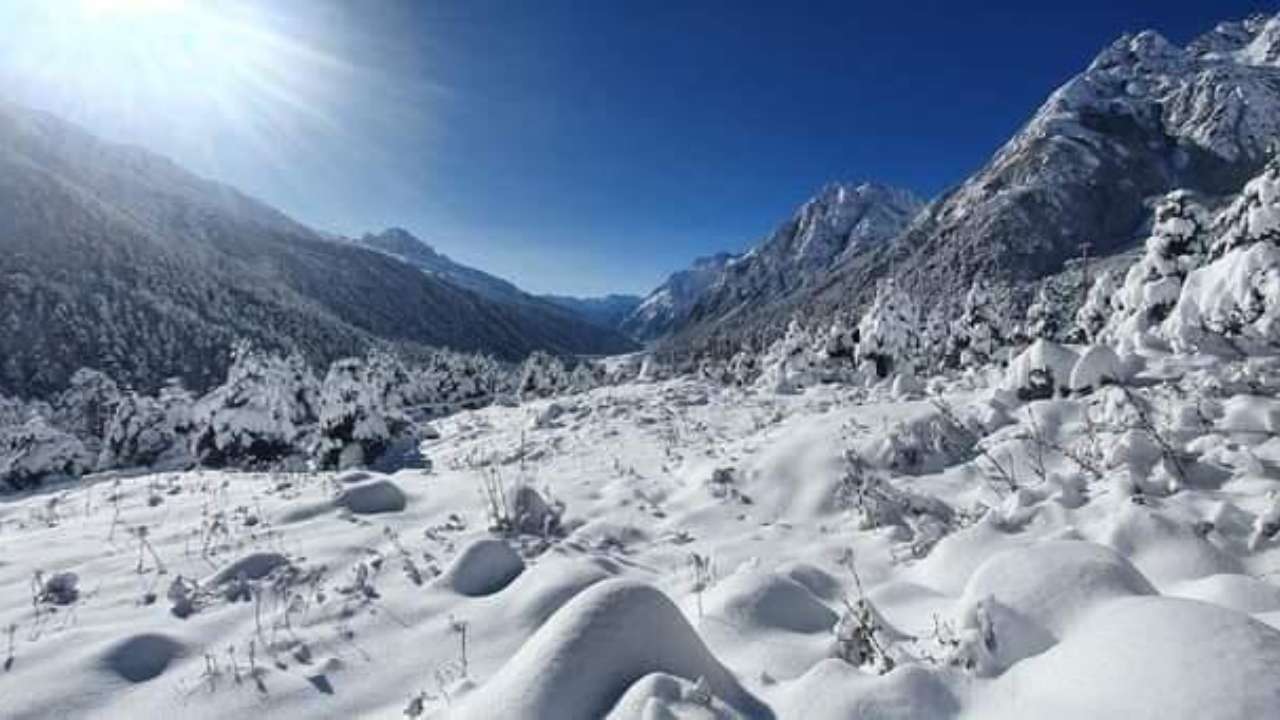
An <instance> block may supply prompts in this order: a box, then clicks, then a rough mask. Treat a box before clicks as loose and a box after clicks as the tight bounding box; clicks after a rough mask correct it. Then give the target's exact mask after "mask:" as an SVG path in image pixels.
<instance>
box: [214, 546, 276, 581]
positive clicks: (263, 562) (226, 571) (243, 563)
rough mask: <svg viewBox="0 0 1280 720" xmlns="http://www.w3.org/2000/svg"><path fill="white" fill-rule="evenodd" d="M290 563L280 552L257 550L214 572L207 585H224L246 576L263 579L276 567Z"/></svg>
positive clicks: (252, 578)
mask: <svg viewBox="0 0 1280 720" xmlns="http://www.w3.org/2000/svg"><path fill="white" fill-rule="evenodd" d="M288 564H289V559H288V558H286V557H285V556H284V555H281V554H280V553H274V552H256V553H251V554H249V555H245V556H244V557H242V558H240V559H239V560H236V561H235V562H233V563H231V564H230V565H228V566H226V567H224V568H222V569H221V570H219V571H218V572H216V573H214V574H213V575H212V576H211V577H209V579H208V580H206V581H205V582H204V584H205V585H210V586H214V585H222V584H223V583H228V582H231V581H233V580H238V579H239V578H241V577H244V578H245V579H247V580H261V579H262V578H264V577H266V576H267V575H270V574H271V572H272V571H274V570H275V569H276V568H280V567H284V566H286V565H288Z"/></svg>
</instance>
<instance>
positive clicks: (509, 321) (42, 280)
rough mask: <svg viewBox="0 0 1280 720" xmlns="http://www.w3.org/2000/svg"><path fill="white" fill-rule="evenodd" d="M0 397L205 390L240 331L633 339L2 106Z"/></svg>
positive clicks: (538, 340) (499, 342)
mask: <svg viewBox="0 0 1280 720" xmlns="http://www.w3.org/2000/svg"><path fill="white" fill-rule="evenodd" d="M0 319H2V320H0V321H2V322H3V330H4V332H2V333H0V358H2V360H0V391H4V392H9V393H17V394H24V395H29V394H42V393H45V392H48V391H50V390H52V389H56V388H58V387H61V386H62V385H63V384H64V383H65V381H66V379H67V378H68V377H69V375H70V374H71V373H72V372H74V370H75V369H76V368H78V367H80V366H90V367H95V368H98V369H101V370H104V371H107V372H109V373H111V374H112V375H114V376H116V377H117V378H119V379H120V380H122V381H125V382H128V383H130V384H135V385H139V386H146V387H149V386H154V385H155V384H156V383H158V382H160V381H161V380H162V379H163V378H165V377H169V376H180V377H182V378H184V379H185V380H186V381H187V382H188V383H190V384H192V385H194V386H196V387H204V386H206V385H207V384H208V383H209V382H210V381H211V380H213V379H215V378H218V377H220V376H221V374H222V372H223V370H224V369H225V363H226V348H227V347H228V346H229V344H230V343H231V342H232V341H233V340H234V339H235V338H236V337H247V338H250V339H252V340H254V341H257V342H259V343H261V344H263V345H265V346H267V347H271V348H289V349H296V350H298V351H300V352H302V353H304V354H305V355H307V356H308V357H310V358H312V359H314V360H327V359H332V358H333V357H336V356H340V355H344V354H349V353H353V352H357V351H359V350H360V349H361V348H363V347H364V346H367V345H368V344H370V343H373V342H380V341H391V342H405V343H412V344H423V345H435V346H447V347H451V348H455V349H459V350H469V351H485V352H491V353H494V354H496V355H498V356H501V357H505V358H510V359H516V358H519V357H522V356H523V355H525V354H527V353H529V352H531V351H533V350H535V349H546V350H550V351H553V352H561V353H599V352H611V351H615V350H624V349H628V348H629V344H628V343H627V342H626V341H625V340H622V339H620V338H618V337H616V336H610V335H609V334H607V333H601V332H600V330H599V329H598V328H595V327H593V326H591V325H589V324H587V323H584V322H581V321H579V320H577V319H576V318H572V317H568V316H565V315H555V314H550V313H534V312H529V311H528V309H527V308H524V307H521V306H519V305H513V304H507V303H501V302H495V301H493V300H490V299H486V298H484V297H481V296H480V295H477V294H475V293H473V292H470V291H468V290H465V289H463V288H460V287H457V286H456V285H454V284H451V283H448V282H444V281H441V280H439V279H436V278H432V277H429V276H426V275H424V274H423V273H421V272H419V271H418V270H417V269H415V268H413V267H410V266H409V265H407V264H405V263H403V262H401V261H399V260H397V259H395V258H392V257H389V256H387V255H386V254H384V253H379V252H373V251H370V250H367V249H364V248H360V247H356V246H353V245H351V244H349V243H343V242H333V241H330V240H328V239H326V238H324V237H322V236H321V235H320V234H318V233H316V232H314V231H312V230H310V229H308V228H306V227H305V226H303V225H301V224H299V223H297V222H295V221H293V220H291V219H289V218H288V217H286V216H285V215H283V214H282V213H280V212H278V211H276V210H274V209H272V208H270V207H268V206H266V205H264V204H262V203H259V202H257V201H255V200H253V199H251V198H248V197H246V196H244V195H242V194H240V193H238V192H237V191H235V190H234V189H232V188H229V187H226V186H224V185H220V184H217V183H213V182H210V181H207V180H203V179H201V178H198V177H196V176H194V175H192V174H190V173H188V172H186V171H184V170H183V169H181V168H180V167H178V166H177V165H175V164H174V163H172V162H170V161H168V160H166V159H164V158H161V157H159V156H156V155H154V154H151V153H148V152H146V151H144V150H141V149H138V148H134V147H126V146H120V145H116V144H112V143H107V142H103V141H101V140H98V139H97V138H95V137H93V136H92V135H90V134H88V133H87V132H85V131H83V130H81V129H79V128H77V127H75V126H73V125H71V124H69V123H66V122H63V121H61V120H58V119H57V118H54V117H52V116H49V115H46V114H43V113H37V112H32V111H28V110H25V109H22V108H17V107H13V106H0Z"/></svg>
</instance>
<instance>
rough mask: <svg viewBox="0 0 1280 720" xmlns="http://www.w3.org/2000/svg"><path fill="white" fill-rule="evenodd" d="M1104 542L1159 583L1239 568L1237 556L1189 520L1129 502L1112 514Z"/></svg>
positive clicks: (1189, 578)
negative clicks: (1214, 542) (1207, 536)
mask: <svg viewBox="0 0 1280 720" xmlns="http://www.w3.org/2000/svg"><path fill="white" fill-rule="evenodd" d="M1106 541H1107V544H1108V545H1110V546H1111V547H1113V548H1115V549H1116V550H1117V551H1119V552H1120V553H1122V554H1123V555H1124V556H1125V557H1127V558H1129V559H1130V560H1131V561H1133V564H1134V565H1136V566H1137V567H1138V568H1139V569H1140V570H1141V571H1142V573H1143V574H1144V575H1145V576H1147V577H1149V578H1151V579H1152V580H1153V581H1154V582H1156V583H1158V584H1165V583H1173V582H1178V581H1182V580H1192V579H1195V578H1201V577H1206V576H1208V575H1217V574H1220V573H1239V572H1241V570H1242V568H1241V566H1240V561H1239V560H1238V559H1236V558H1235V557H1234V556H1232V555H1228V554H1227V553H1225V552H1223V551H1222V550H1220V549H1219V548H1218V547H1217V546H1215V545H1214V544H1213V543H1210V542H1209V541H1208V540H1206V539H1205V538H1203V537H1201V536H1200V535H1199V534H1198V533H1197V532H1196V529H1195V528H1194V527H1193V526H1192V525H1191V524H1190V523H1187V522H1183V521H1181V520H1176V519H1174V518H1171V517H1169V516H1167V515H1165V514H1164V513H1162V512H1159V511H1157V510H1151V509H1149V508H1146V507H1143V506H1141V505H1134V504H1130V505H1128V506H1126V507H1125V508H1124V509H1123V510H1121V511H1120V512H1119V513H1118V514H1117V515H1116V516H1115V518H1114V520H1113V522H1112V524H1111V527H1110V529H1109V532H1108V534H1107V538H1106Z"/></svg>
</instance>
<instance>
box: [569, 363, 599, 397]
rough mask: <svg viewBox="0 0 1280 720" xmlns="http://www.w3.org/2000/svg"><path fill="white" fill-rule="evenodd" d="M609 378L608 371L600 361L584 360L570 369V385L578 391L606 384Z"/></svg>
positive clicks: (573, 389)
mask: <svg viewBox="0 0 1280 720" xmlns="http://www.w3.org/2000/svg"><path fill="white" fill-rule="evenodd" d="M607 379H608V377H607V373H606V372H605V369H604V367H603V366H601V365H600V364H599V363H593V362H589V361H582V362H579V363H578V364H577V365H575V366H574V367H573V370H572V371H570V373H569V387H570V389H571V390H572V391H573V392H576V393H581V392H587V391H589V390H594V389H595V388H598V387H601V386H603V385H605V384H606V381H607Z"/></svg>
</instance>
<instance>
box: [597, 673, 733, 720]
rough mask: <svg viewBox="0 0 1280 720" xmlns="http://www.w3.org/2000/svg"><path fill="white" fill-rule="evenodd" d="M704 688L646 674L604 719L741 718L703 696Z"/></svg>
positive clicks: (710, 719)
mask: <svg viewBox="0 0 1280 720" xmlns="http://www.w3.org/2000/svg"><path fill="white" fill-rule="evenodd" d="M704 690H705V688H703V687H700V686H698V685H697V684H696V683H692V682H689V681H688V680H685V679H684V678H679V677H675V676H674V675H668V674H666V673H653V674H651V675H645V676H644V677H643V678H641V679H640V680H639V682H637V683H636V684H634V685H632V686H631V687H630V688H629V689H628V690H627V693H626V694H625V695H623V696H622V699H621V700H619V701H618V704H617V705H616V706H614V708H613V711H612V712H610V713H609V715H608V717H607V718H606V719H605V720H649V719H650V718H663V719H664V720H730V719H731V718H741V717H744V716H743V715H741V714H740V713H737V712H734V711H733V710H732V709H731V708H729V707H728V706H727V705H725V704H724V703H722V702H720V701H719V700H716V699H715V698H708V697H706V695H705V694H704Z"/></svg>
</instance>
